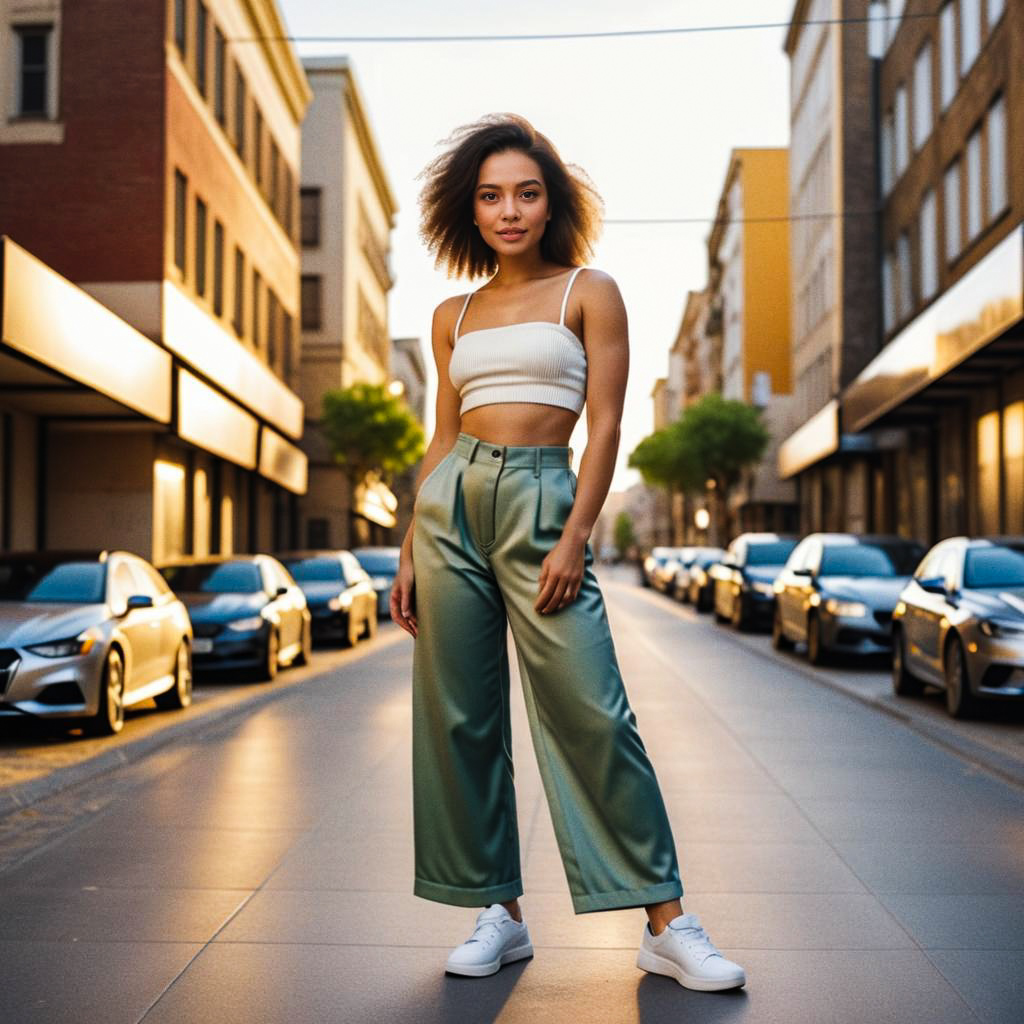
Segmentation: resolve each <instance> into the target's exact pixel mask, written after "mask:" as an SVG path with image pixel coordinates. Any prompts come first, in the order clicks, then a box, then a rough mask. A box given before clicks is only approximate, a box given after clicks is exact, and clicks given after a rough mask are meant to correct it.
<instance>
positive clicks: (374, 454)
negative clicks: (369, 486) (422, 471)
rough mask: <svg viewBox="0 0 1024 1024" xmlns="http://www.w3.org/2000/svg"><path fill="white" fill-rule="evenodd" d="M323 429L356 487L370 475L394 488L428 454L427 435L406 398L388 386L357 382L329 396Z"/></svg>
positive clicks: (325, 401)
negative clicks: (396, 478)
mask: <svg viewBox="0 0 1024 1024" xmlns="http://www.w3.org/2000/svg"><path fill="white" fill-rule="evenodd" d="M321 425H322V428H323V432H324V435H325V436H326V438H327V442H328V444H329V445H330V447H331V454H332V455H333V456H334V461H335V462H337V464H338V465H339V466H341V468H342V469H343V470H344V471H345V475H346V477H347V478H348V481H349V484H350V485H351V487H352V488H353V489H354V488H355V486H356V485H357V484H359V483H360V482H361V481H362V480H363V479H364V478H365V477H366V475H367V474H368V473H376V474H377V475H378V476H379V477H380V478H381V479H382V480H383V481H384V482H385V483H387V484H390V483H391V481H392V479H393V478H394V475H395V474H396V473H401V472H402V471H403V470H405V469H407V468H408V467H409V466H412V465H415V463H417V462H418V461H419V460H420V459H421V458H422V457H423V452H424V448H425V445H424V433H423V428H422V427H421V426H420V424H419V422H418V421H417V420H416V417H415V416H413V414H412V412H411V411H410V410H409V406H408V405H407V404H406V402H405V400H404V399H402V398H398V397H396V396H395V395H393V394H391V392H390V391H389V390H388V388H387V386H386V385H384V384H364V383H360V384H353V385H352V386H351V387H347V388H335V389H333V390H331V391H328V392H327V393H326V394H325V395H324V400H323V419H322V424H321Z"/></svg>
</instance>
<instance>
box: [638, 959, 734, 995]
mask: <svg viewBox="0 0 1024 1024" xmlns="http://www.w3.org/2000/svg"><path fill="white" fill-rule="evenodd" d="M636 965H637V967H639V968H640V969H641V970H643V971H649V972H650V973H651V974H664V975H665V976H666V977H669V978H675V980H676V981H678V982H679V984H680V985H682V986H683V987H684V988H692V989H696V990H697V991H698V992H722V991H724V990H725V989H730V988H740V987H741V986H743V985H745V984H746V981H747V976H746V974H743V975H741V976H740V977H739V978H719V979H714V980H712V979H709V978H695V977H693V975H690V974H687V973H686V971H684V970H683V969H682V967H680V966H679V964H677V963H676V962H675V961H674V960H669V959H667V958H666V957H663V956H658V954H657V953H652V952H651V951H650V950H649V949H641V950H640V951H639V952H638V953H637V955H636Z"/></svg>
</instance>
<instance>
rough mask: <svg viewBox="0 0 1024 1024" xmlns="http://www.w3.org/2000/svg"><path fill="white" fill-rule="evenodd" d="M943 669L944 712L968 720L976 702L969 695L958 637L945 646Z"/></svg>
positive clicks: (968, 684) (962, 651) (968, 682)
mask: <svg viewBox="0 0 1024 1024" xmlns="http://www.w3.org/2000/svg"><path fill="white" fill-rule="evenodd" d="M943 668H944V669H945V676H946V710H947V711H948V712H949V713H950V714H951V715H952V716H953V717H954V718H969V717H970V716H971V715H972V714H973V713H974V711H975V706H976V703H977V701H976V698H975V696H974V694H973V693H971V684H970V681H969V680H968V678H967V655H966V654H965V653H964V645H963V642H962V641H961V640H960V638H959V637H958V636H954V637H952V638H951V639H950V640H949V642H948V643H947V644H946V657H945V658H944V659H943Z"/></svg>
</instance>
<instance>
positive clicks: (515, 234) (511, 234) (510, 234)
mask: <svg viewBox="0 0 1024 1024" xmlns="http://www.w3.org/2000/svg"><path fill="white" fill-rule="evenodd" d="M498 234H499V235H501V237H502V238H504V239H506V240H507V241H509V242H514V241H515V240H516V239H517V238H522V237H523V235H525V234H526V232H525V231H499V232H498Z"/></svg>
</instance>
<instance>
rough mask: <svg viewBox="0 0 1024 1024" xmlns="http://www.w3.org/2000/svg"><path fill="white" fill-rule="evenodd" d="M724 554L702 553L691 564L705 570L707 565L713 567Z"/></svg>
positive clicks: (719, 552) (718, 552) (722, 552)
mask: <svg viewBox="0 0 1024 1024" xmlns="http://www.w3.org/2000/svg"><path fill="white" fill-rule="evenodd" d="M724 554H725V552H724V551H702V552H701V553H700V554H699V555H698V556H697V557H696V558H695V559H694V560H693V564H694V565H699V566H700V567H701V568H702V569H706V568H707V567H708V566H709V565H714V564H715V562H717V561H719V560H720V559H721V558H722V556H723V555H724Z"/></svg>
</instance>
